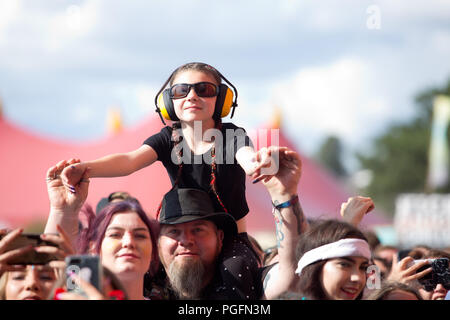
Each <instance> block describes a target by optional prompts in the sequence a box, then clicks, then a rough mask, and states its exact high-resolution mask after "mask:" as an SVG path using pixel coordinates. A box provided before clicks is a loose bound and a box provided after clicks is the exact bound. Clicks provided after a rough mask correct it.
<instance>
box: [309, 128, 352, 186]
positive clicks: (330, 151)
mask: <svg viewBox="0 0 450 320" xmlns="http://www.w3.org/2000/svg"><path fill="white" fill-rule="evenodd" d="M341 157H342V143H341V141H340V140H339V138H337V137H335V136H329V137H327V138H326V139H325V141H324V142H323V144H322V145H321V146H320V148H319V150H318V151H317V154H316V155H315V158H316V160H317V161H319V163H321V164H322V165H323V166H324V167H326V168H328V169H329V170H331V171H332V172H333V173H334V174H335V175H336V176H338V177H343V176H345V175H346V174H347V172H346V170H345V168H344V166H343V165H342V158H341Z"/></svg>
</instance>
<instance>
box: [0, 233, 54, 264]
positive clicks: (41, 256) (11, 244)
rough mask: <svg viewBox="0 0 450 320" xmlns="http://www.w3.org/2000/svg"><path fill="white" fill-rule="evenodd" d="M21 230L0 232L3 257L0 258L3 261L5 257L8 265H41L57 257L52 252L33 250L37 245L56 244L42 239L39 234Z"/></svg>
mask: <svg viewBox="0 0 450 320" xmlns="http://www.w3.org/2000/svg"><path fill="white" fill-rule="evenodd" d="M21 232H22V231H21V230H14V231H11V232H10V233H2V234H0V254H2V253H3V255H2V256H3V259H0V260H3V261H5V259H6V263H7V264H8V265H29V264H36V265H42V264H47V263H49V262H50V261H53V260H57V259H58V257H57V256H56V255H54V254H50V253H43V252H37V251H36V250H34V248H36V247H39V246H53V247H57V246H58V245H57V244H55V243H53V242H50V241H45V240H42V239H41V235H40V234H30V233H21ZM5 255H6V256H7V257H6V258H5ZM3 261H0V263H1V262H3Z"/></svg>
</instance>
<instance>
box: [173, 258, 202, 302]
mask: <svg viewBox="0 0 450 320" xmlns="http://www.w3.org/2000/svg"><path fill="white" fill-rule="evenodd" d="M167 275H168V277H169V281H170V284H171V286H172V289H173V290H174V292H175V294H176V295H177V296H178V298H179V299H199V298H200V292H201V291H202V284H203V280H204V275H205V266H204V265H203V263H202V261H201V260H200V259H197V258H183V259H181V261H180V260H177V259H175V260H174V261H172V263H171V264H170V265H169V268H168V270H167Z"/></svg>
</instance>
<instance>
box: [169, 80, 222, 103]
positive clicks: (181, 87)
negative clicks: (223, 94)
mask: <svg viewBox="0 0 450 320" xmlns="http://www.w3.org/2000/svg"><path fill="white" fill-rule="evenodd" d="M191 88H194V90H195V92H196V93H197V95H198V96H199V97H202V98H211V97H215V96H217V95H218V94H219V87H218V86H217V85H215V84H214V83H211V82H197V83H193V84H189V83H178V84H175V85H173V86H172V87H171V88H170V97H171V98H172V99H181V98H186V97H187V95H188V94H189V91H191Z"/></svg>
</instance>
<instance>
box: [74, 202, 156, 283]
mask: <svg viewBox="0 0 450 320" xmlns="http://www.w3.org/2000/svg"><path fill="white" fill-rule="evenodd" d="M123 212H134V213H136V214H137V215H138V216H139V218H140V219H141V220H142V222H144V224H145V225H146V226H147V228H148V231H149V233H150V241H151V243H152V257H151V262H150V266H149V273H150V274H151V275H153V274H154V273H155V272H156V270H157V268H158V265H159V258H158V246H157V237H158V235H159V223H158V222H157V221H156V220H154V219H150V218H149V217H148V216H147V214H146V213H145V211H144V210H143V209H142V207H141V206H140V204H139V203H138V202H137V201H133V200H123V201H119V202H112V203H110V204H109V205H107V206H106V207H104V208H103V209H102V210H101V211H100V212H99V214H98V215H95V214H94V212H93V210H92V207H90V206H84V207H83V210H82V213H84V214H85V215H86V217H87V221H88V226H87V228H85V229H83V230H82V231H81V234H80V236H79V239H78V251H79V252H80V253H88V251H89V250H90V249H93V250H94V252H95V253H97V254H99V253H100V248H101V244H102V241H103V238H104V237H105V232H106V229H107V227H108V225H109V223H110V222H111V219H112V216H113V215H114V214H116V213H123Z"/></svg>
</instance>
